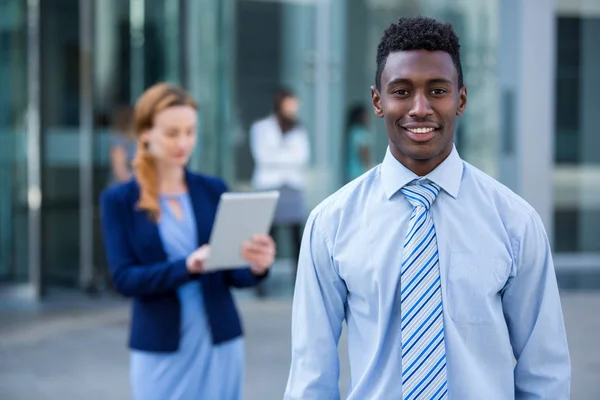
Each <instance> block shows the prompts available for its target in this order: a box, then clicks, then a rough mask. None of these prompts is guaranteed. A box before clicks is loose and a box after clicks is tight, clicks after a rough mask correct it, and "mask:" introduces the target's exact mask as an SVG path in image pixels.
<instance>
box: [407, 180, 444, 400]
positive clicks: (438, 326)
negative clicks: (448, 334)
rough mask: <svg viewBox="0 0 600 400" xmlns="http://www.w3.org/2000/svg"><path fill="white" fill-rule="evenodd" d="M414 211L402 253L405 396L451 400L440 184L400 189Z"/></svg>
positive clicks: (408, 397)
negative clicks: (435, 215)
mask: <svg viewBox="0 0 600 400" xmlns="http://www.w3.org/2000/svg"><path fill="white" fill-rule="evenodd" d="M401 191H402V193H403V194H404V196H406V198H407V199H408V201H410V204H412V205H413V207H414V208H413V211H412V214H411V216H410V221H409V223H408V231H407V233H406V238H405V240H404V249H403V256H402V271H401V275H400V282H401V292H400V299H401V303H402V306H401V309H402V394H403V399H404V400H414V399H428V400H430V399H432V400H439V399H447V396H448V387H447V380H446V347H445V344H444V324H443V317H442V286H441V282H440V268H439V258H438V247H437V239H436V235H435V227H434V226H433V219H432V218H431V213H429V212H428V210H429V207H431V205H432V204H433V202H434V201H435V199H436V197H437V195H438V193H439V191H440V188H439V186H438V185H436V184H435V183H431V182H428V183H419V184H409V185H407V186H404V187H403V188H402V189H401Z"/></svg>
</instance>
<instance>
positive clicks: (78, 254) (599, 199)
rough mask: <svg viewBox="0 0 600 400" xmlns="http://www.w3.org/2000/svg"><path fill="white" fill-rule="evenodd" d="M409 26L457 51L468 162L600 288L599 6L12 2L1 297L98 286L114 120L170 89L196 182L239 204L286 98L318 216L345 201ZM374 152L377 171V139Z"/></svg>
mask: <svg viewBox="0 0 600 400" xmlns="http://www.w3.org/2000/svg"><path fill="white" fill-rule="evenodd" d="M412 15H428V16H432V17H435V18H439V19H442V20H446V21H449V22H452V23H453V24H454V26H455V29H456V31H457V33H458V34H459V36H460V37H461V41H462V59H463V68H464V71H465V82H466V84H467V85H468V93H469V104H468V107H467V108H468V112H467V114H466V115H465V116H464V117H463V118H462V120H461V121H460V126H459V128H458V131H457V138H456V141H457V146H458V149H459V151H460V153H461V155H462V157H463V158H464V159H466V160H467V161H469V162H470V163H472V164H474V165H475V166H477V167H479V168H480V169H482V170H484V171H485V172H487V173H489V174H490V175H492V176H494V177H495V178H497V179H499V180H500V181H502V182H503V183H505V184H507V185H508V186H509V187H511V188H512V189H513V190H515V191H516V192H517V193H519V194H521V195H522V196H523V197H524V198H525V199H526V200H528V201H529V202H530V203H531V204H532V205H533V206H534V207H535V208H536V209H537V210H538V212H539V214H540V215H541V216H542V219H543V221H544V223H545V224H546V228H547V231H548V234H549V237H550V239H551V241H552V245H553V249H554V251H555V260H556V265H557V270H559V271H562V270H572V269H581V270H585V269H589V270H594V269H598V270H599V271H600V152H598V151H597V149H598V148H600V146H596V144H599V145H600V143H598V142H600V135H598V134H597V132H596V130H597V127H598V126H600V113H599V112H598V109H600V99H599V98H598V97H597V96H594V94H595V93H597V92H599V91H600V75H599V74H598V73H597V71H599V70H600V47H599V46H597V45H596V43H595V41H594V39H595V38H596V37H598V36H599V35H600V3H599V2H598V1H595V0H579V1H567V0H559V1H558V2H554V1H551V0H528V1H520V0H503V1H499V0H479V1H454V0H347V1H343V0H279V1H277V0H269V1H267V0H44V1H40V0H30V1H23V0H2V1H0V88H1V90H0V187H1V190H0V293H2V292H3V293H15V294H18V295H23V296H25V297H28V298H32V299H36V298H40V297H43V293H44V288H46V287H49V286H53V285H58V286H71V287H86V286H87V285H88V284H89V283H90V282H91V279H92V276H93V274H94V270H95V269H98V268H102V265H103V263H104V259H103V248H102V241H101V236H100V229H99V209H98V196H99V194H100V192H101V191H102V190H103V189H104V188H105V187H106V186H107V184H108V182H109V156H108V155H109V147H110V143H111V138H112V137H113V136H114V134H115V133H114V125H115V124H114V119H115V115H117V114H118V112H119V110H120V109H121V108H123V107H127V106H129V105H131V104H133V103H134V102H135V99H136V98H137V97H138V96H139V94H140V93H141V92H142V91H143V90H144V89H145V88H146V87H148V86H150V85H151V84H153V83H155V82H158V81H169V82H173V83H177V84H180V85H183V86H184V87H186V88H187V89H188V90H189V91H190V92H191V93H192V94H193V95H194V97H195V98H196V100H197V101H198V103H199V105H200V111H199V116H200V118H199V121H200V123H199V127H198V133H199V145H198V148H197V150H196V152H195V154H194V156H193V159H192V161H191V163H190V168H192V169H194V170H197V171H202V172H205V173H209V174H216V175H219V176H221V177H223V178H224V179H226V180H227V182H228V183H229V185H230V186H231V187H232V188H234V189H238V190H245V189H247V188H248V186H249V181H250V176H251V170H252V161H251V157H250V154H249V150H248V140H247V139H248V135H247V132H248V128H249V126H250V124H251V122H252V121H253V120H255V119H257V118H260V117H263V116H265V115H266V114H267V113H269V112H270V108H271V92H272V90H273V89H274V88H276V87H277V86H279V85H285V86H289V87H291V88H292V89H293V90H295V91H296V92H297V93H298V96H299V98H300V99H301V101H302V110H301V116H302V121H303V123H304V124H305V125H306V127H307V129H308V131H309V132H310V135H311V147H312V160H311V168H310V171H309V182H310V184H309V187H310V190H309V199H310V201H309V203H310V204H309V205H310V206H314V205H315V204H317V203H318V202H319V201H320V200H321V199H323V198H324V197H326V196H327V195H328V194H329V193H331V192H333V191H334V190H335V189H336V188H338V187H339V186H340V185H341V184H342V183H343V181H342V176H343V173H342V171H343V168H344V167H343V165H342V162H343V151H344V150H343V149H344V147H343V143H344V127H345V119H346V113H347V111H348V109H349V107H351V106H352V105H354V104H357V103H362V104H365V105H367V106H368V105H369V101H370V89H369V87H370V86H371V85H372V84H373V79H374V74H375V54H376V47H377V43H378V41H379V39H380V37H381V35H382V33H383V30H384V29H385V28H386V27H387V26H388V25H389V24H390V23H391V22H393V21H394V20H396V19H397V18H398V17H400V16H412ZM373 141H374V150H373V152H374V156H375V157H376V158H377V159H381V158H382V157H383V154H384V152H385V148H386V143H387V141H386V136H385V131H384V129H383V126H382V124H381V121H373Z"/></svg>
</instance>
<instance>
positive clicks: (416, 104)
mask: <svg viewBox="0 0 600 400" xmlns="http://www.w3.org/2000/svg"><path fill="white" fill-rule="evenodd" d="M431 114H433V110H432V109H431V104H429V99H428V98H427V96H426V95H425V94H424V93H417V94H416V95H415V97H414V99H413V104H412V108H411V110H410V114H409V115H410V116H411V117H416V118H424V117H427V116H429V115H431Z"/></svg>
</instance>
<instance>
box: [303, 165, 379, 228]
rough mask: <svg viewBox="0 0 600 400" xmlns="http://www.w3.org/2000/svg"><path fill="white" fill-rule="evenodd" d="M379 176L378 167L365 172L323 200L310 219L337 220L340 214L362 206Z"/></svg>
mask: <svg viewBox="0 0 600 400" xmlns="http://www.w3.org/2000/svg"><path fill="white" fill-rule="evenodd" d="M379 174H380V166H379V165H378V166H376V167H374V168H372V169H371V170H369V171H367V172H365V173H364V174H363V175H361V176H359V177H358V178H356V179H354V180H352V181H350V182H349V183H347V184H345V185H344V186H342V187H341V188H340V189H338V190H336V191H335V192H334V193H332V194H331V195H329V196H328V197H327V198H325V200H323V201H321V203H319V205H317V206H316V207H315V208H314V209H313V210H312V212H311V217H312V218H314V219H316V220H321V221H323V220H327V221H332V219H334V220H337V219H339V217H340V216H341V215H342V214H345V213H347V212H350V211H352V209H354V208H356V207H357V206H358V207H360V205H361V204H364V203H365V201H366V197H367V196H368V195H369V194H370V193H372V192H373V190H372V189H373V187H374V185H376V184H377V180H378V178H379Z"/></svg>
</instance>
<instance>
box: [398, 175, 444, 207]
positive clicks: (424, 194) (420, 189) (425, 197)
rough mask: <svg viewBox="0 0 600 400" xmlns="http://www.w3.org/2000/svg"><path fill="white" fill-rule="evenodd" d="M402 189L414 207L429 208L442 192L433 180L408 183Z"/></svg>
mask: <svg viewBox="0 0 600 400" xmlns="http://www.w3.org/2000/svg"><path fill="white" fill-rule="evenodd" d="M400 190H401V191H402V194H404V196H405V197H406V199H407V200H408V201H410V204H412V205H413V207H425V209H427V210H429V207H431V205H432V204H433V202H434V201H435V199H436V197H437V195H438V193H439V192H440V187H439V186H438V185H436V184H435V183H433V182H427V183H416V184H408V185H406V186H404V187H403V188H402V189H400Z"/></svg>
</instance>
